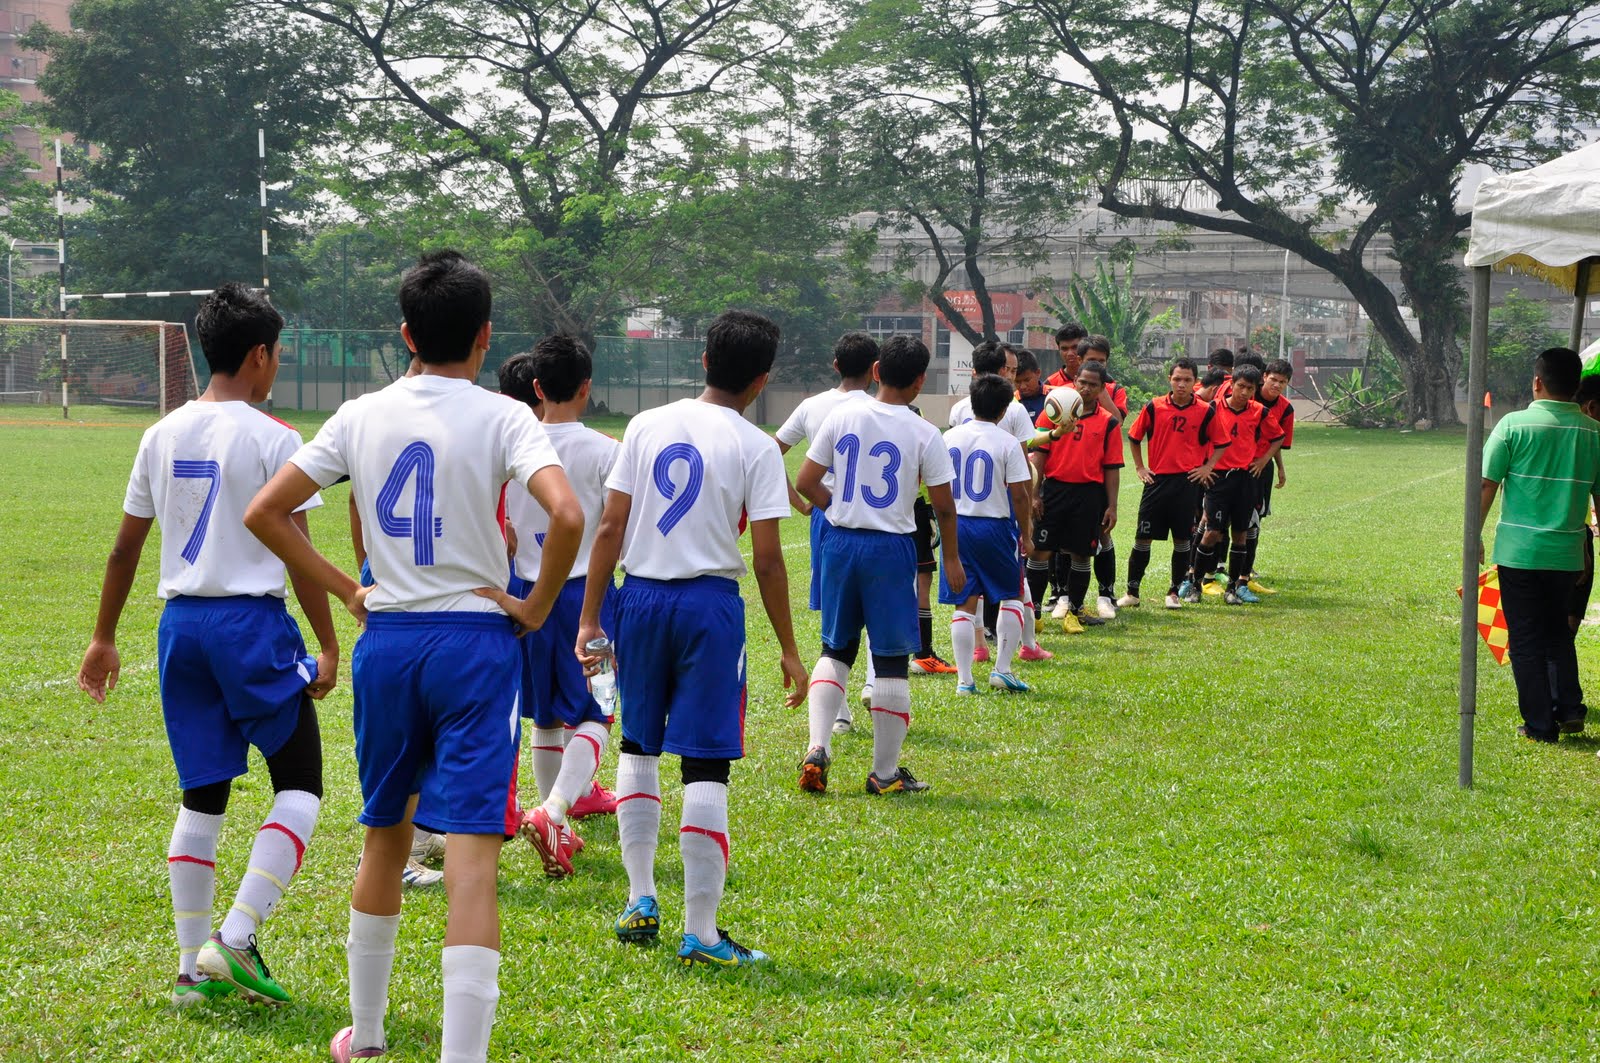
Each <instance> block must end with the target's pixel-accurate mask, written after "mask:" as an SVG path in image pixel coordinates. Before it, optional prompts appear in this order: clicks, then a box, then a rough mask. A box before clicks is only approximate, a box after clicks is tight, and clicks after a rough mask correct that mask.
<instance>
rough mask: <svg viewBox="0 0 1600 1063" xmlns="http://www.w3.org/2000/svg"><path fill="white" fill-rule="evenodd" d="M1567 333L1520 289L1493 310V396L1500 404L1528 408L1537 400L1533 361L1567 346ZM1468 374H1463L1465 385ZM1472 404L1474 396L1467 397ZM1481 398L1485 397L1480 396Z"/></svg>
mask: <svg viewBox="0 0 1600 1063" xmlns="http://www.w3.org/2000/svg"><path fill="white" fill-rule="evenodd" d="M1566 345H1567V334H1566V333H1565V332H1564V331H1562V330H1560V329H1555V328H1551V327H1550V308H1549V306H1547V305H1546V304H1544V303H1541V302H1538V301H1536V300H1533V299H1529V298H1527V297H1526V296H1524V295H1523V294H1522V292H1521V291H1519V290H1517V289H1516V288H1513V289H1511V290H1510V291H1509V292H1507V293H1506V298H1505V301H1504V302H1502V303H1501V304H1500V305H1499V306H1497V307H1494V308H1492V309H1491V310H1490V311H1489V366H1488V369H1489V373H1488V379H1487V384H1488V388H1489V394H1490V395H1492V396H1493V397H1494V401H1495V403H1496V404H1497V405H1504V406H1516V407H1520V406H1524V405H1526V404H1527V403H1528V401H1529V400H1530V399H1532V398H1533V393H1532V391H1531V390H1530V388H1531V382H1532V380H1533V359H1534V358H1535V357H1536V356H1537V355H1538V354H1539V352H1540V351H1543V350H1545V349H1547V348H1549V347H1565V346H1566ZM1465 376H1466V374H1465V373H1463V374H1462V377H1463V382H1464V380H1465ZM1467 398H1468V400H1469V401H1470V400H1471V398H1472V396H1470V395H1469V396H1468V397H1467ZM1480 398H1481V396H1480Z"/></svg>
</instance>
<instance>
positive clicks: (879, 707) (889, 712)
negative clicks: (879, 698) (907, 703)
mask: <svg viewBox="0 0 1600 1063" xmlns="http://www.w3.org/2000/svg"><path fill="white" fill-rule="evenodd" d="M872 711H873V712H881V713H883V714H885V715H887V716H898V717H900V718H901V719H902V720H904V721H905V722H906V726H907V727H910V726H911V714H910V713H909V712H895V711H894V710H893V709H886V708H884V707H883V706H882V705H874V706H872Z"/></svg>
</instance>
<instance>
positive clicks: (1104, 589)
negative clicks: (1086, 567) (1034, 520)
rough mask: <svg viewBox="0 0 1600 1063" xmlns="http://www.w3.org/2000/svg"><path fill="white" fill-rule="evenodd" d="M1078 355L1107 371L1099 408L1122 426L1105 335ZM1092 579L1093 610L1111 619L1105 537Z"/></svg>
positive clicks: (1112, 551) (1122, 409)
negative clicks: (1095, 588)
mask: <svg viewBox="0 0 1600 1063" xmlns="http://www.w3.org/2000/svg"><path fill="white" fill-rule="evenodd" d="M1078 355H1079V357H1081V358H1082V359H1083V360H1084V361H1085V362H1098V363H1099V364H1100V367H1101V368H1102V369H1104V370H1105V371H1106V388H1105V390H1104V391H1102V392H1101V393H1100V405H1101V406H1102V407H1103V408H1104V409H1105V411H1106V412H1107V413H1110V414H1112V416H1114V417H1116V419H1117V420H1119V421H1121V422H1122V423H1123V424H1127V423H1128V392H1127V389H1125V388H1124V387H1123V386H1122V385H1121V384H1119V383H1117V382H1116V380H1115V379H1113V378H1112V376H1111V367H1110V365H1109V364H1107V363H1109V362H1110V361H1111V341H1110V340H1108V339H1106V338H1105V337H1104V336H1099V335H1094V336H1086V337H1085V338H1083V339H1082V340H1080V341H1078ZM1094 579H1095V583H1097V584H1098V585H1099V588H1098V589H1099V592H1100V593H1099V594H1098V595H1097V596H1096V598H1095V611H1096V612H1098V613H1099V615H1100V616H1101V618H1102V619H1105V620H1110V619H1112V618H1114V617H1115V616H1116V615H1117V607H1116V603H1115V602H1113V601H1112V599H1114V598H1115V597H1116V596H1117V592H1116V585H1117V547H1116V544H1115V543H1113V542H1112V541H1111V536H1109V535H1107V536H1106V537H1105V538H1104V539H1102V540H1101V541H1100V551H1099V553H1097V554H1095V555H1094Z"/></svg>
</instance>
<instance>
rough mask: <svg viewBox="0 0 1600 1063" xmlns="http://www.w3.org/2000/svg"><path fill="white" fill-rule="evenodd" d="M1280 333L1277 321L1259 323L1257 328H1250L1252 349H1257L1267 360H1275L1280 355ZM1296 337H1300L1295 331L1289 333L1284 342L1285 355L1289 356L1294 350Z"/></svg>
mask: <svg viewBox="0 0 1600 1063" xmlns="http://www.w3.org/2000/svg"><path fill="white" fill-rule="evenodd" d="M1280 334H1281V330H1280V329H1279V328H1278V325H1277V323H1276V322H1271V323H1268V324H1265V325H1257V326H1256V327H1255V328H1253V329H1251V330H1250V349H1251V350H1253V351H1255V352H1256V353H1257V354H1259V355H1260V356H1261V357H1263V358H1265V359H1266V360H1267V361H1269V362H1270V361H1273V360H1274V359H1276V358H1277V357H1278V351H1279V349H1280V348H1279V343H1278V337H1279V335H1280ZM1296 339H1298V337H1296V336H1295V334H1294V333H1292V332H1291V333H1289V335H1288V338H1287V340H1286V341H1285V342H1284V343H1283V344H1282V350H1283V357H1285V358H1287V357H1289V352H1290V351H1292V350H1294V345H1295V341H1296Z"/></svg>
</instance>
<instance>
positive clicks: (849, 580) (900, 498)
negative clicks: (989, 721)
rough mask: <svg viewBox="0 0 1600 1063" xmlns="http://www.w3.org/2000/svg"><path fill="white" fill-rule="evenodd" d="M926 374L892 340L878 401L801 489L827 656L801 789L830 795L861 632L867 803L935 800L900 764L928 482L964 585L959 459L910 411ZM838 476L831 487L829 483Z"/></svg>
mask: <svg viewBox="0 0 1600 1063" xmlns="http://www.w3.org/2000/svg"><path fill="white" fill-rule="evenodd" d="M927 372H928V348H927V347H925V346H923V343H922V341H921V340H919V339H916V338H914V337H911V336H894V337H891V338H890V339H889V340H888V341H887V342H885V343H884V344H883V346H882V347H881V348H880V349H879V351H878V364H877V367H876V368H875V369H874V370H873V373H874V375H875V376H876V377H877V380H878V397H877V398H876V399H875V400H873V401H871V402H857V403H851V404H849V405H848V406H840V407H839V408H838V409H837V410H835V411H834V412H833V413H832V414H831V415H830V416H829V417H828V419H827V420H826V421H824V422H823V424H822V427H821V428H820V429H819V430H818V432H817V434H816V435H815V436H814V437H812V440H811V446H810V448H809V449H808V450H807V451H806V460H805V463H804V464H803V465H801V467H800V474H799V476H798V477H796V480H795V489H796V490H798V491H799V492H800V493H801V494H802V495H804V496H805V497H806V498H807V499H809V500H810V501H811V503H812V504H813V505H815V506H816V507H817V508H818V509H821V510H823V511H824V512H825V513H826V515H827V518H828V524H829V528H828V533H827V534H826V535H825V536H823V540H822V562H821V566H822V656H821V658H820V659H818V661H817V665H816V668H815V669H813V670H812V673H811V699H810V722H811V728H810V730H811V736H810V739H811V740H810V748H809V749H808V750H807V752H806V755H805V759H804V760H803V761H802V762H801V764H800V788H801V789H802V790H807V791H810V792H812V793H823V792H825V791H826V790H827V788H828V768H829V767H830V765H831V764H832V762H833V755H832V753H831V751H830V748H829V747H830V746H831V744H832V738H833V721H834V719H835V718H836V717H837V716H838V700H839V699H840V698H842V697H844V682H845V678H846V677H847V676H848V675H849V674H850V666H851V665H852V664H854V663H855V659H856V655H857V654H859V653H860V651H861V630H862V628H863V627H865V628H866V630H867V633H868V636H869V637H870V638H871V640H872V650H871V652H872V655H873V665H874V668H875V670H876V672H877V681H876V682H875V683H874V685H873V704H872V772H871V773H870V774H869V775H868V776H867V792H868V793H869V794H890V793H900V792H905V791H917V790H926V789H927V788H928V784H927V783H924V782H919V781H918V780H917V779H916V778H915V777H914V776H912V774H911V773H910V772H909V771H907V770H906V769H905V767H904V766H903V765H901V764H900V762H899V761H900V751H901V748H902V747H903V746H904V744H905V739H906V732H907V730H908V729H909V728H910V726H911V684H910V683H909V682H908V679H907V677H908V675H909V666H910V663H911V654H912V653H913V652H915V651H916V649H917V643H918V640H919V635H918V631H917V585H916V582H915V580H916V572H917V549H916V543H915V542H914V541H913V537H914V535H915V532H916V515H915V512H914V510H913V506H914V504H915V502H916V498H917V489H918V486H919V484H921V485H926V487H927V489H928V499H929V501H930V502H931V503H932V506H933V510H934V514H935V516H936V517H937V519H938V521H939V530H940V534H941V539H942V542H941V544H940V545H941V549H942V551H943V554H944V557H943V562H944V564H943V568H944V579H945V582H946V584H948V586H949V587H950V588H951V590H952V591H953V592H955V593H960V591H961V589H962V588H963V587H964V586H965V585H966V576H965V574H964V573H963V572H962V568H961V559H960V558H959V557H958V556H957V554H956V520H955V516H956V514H955V503H954V502H953V501H952V500H951V497H950V481H951V479H952V478H953V473H952V471H951V468H950V455H949V454H948V453H947V452H946V451H945V447H944V440H943V438H942V437H941V436H940V435H939V430H938V429H937V428H935V427H934V426H933V425H931V424H929V423H928V422H927V421H924V420H923V419H922V417H921V415H919V414H917V413H916V412H914V411H913V410H912V409H911V403H912V402H914V401H915V400H916V398H917V395H918V394H919V393H920V392H921V390H922V385H923V382H924V381H925V380H926V377H927ZM829 466H832V468H833V470H834V489H833V490H831V491H830V490H829V489H828V488H827V487H826V486H825V485H824V484H823V476H824V475H825V474H826V473H827V471H828V468H829Z"/></svg>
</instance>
